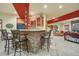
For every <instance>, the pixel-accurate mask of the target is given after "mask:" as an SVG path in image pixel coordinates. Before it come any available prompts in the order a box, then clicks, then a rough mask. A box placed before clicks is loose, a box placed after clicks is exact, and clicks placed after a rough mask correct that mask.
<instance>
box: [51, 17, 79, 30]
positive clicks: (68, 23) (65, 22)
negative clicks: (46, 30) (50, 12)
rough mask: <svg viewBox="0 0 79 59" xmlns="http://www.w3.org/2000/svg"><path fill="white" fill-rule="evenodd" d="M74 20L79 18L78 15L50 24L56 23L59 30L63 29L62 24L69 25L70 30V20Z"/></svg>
mask: <svg viewBox="0 0 79 59" xmlns="http://www.w3.org/2000/svg"><path fill="white" fill-rule="evenodd" d="M74 20H79V17H77V18H73V19H68V20H66V21H61V22H56V23H52V24H50V25H57V26H58V28H59V29H58V30H59V31H61V30H64V31H65V28H64V25H69V31H71V21H74Z"/></svg>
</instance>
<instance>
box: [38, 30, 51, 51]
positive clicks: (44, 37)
mask: <svg viewBox="0 0 79 59" xmlns="http://www.w3.org/2000/svg"><path fill="white" fill-rule="evenodd" d="M51 32H52V30H50V31H49V32H45V33H43V35H42V36H41V38H40V47H41V49H42V47H43V46H44V44H45V41H46V43H47V51H48V52H49V49H50V36H51Z"/></svg>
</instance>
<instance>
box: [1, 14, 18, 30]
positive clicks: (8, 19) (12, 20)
mask: <svg viewBox="0 0 79 59" xmlns="http://www.w3.org/2000/svg"><path fill="white" fill-rule="evenodd" d="M16 18H17V16H15V15H6V14H0V19H2V21H3V29H8V28H6V24H8V23H10V24H13V25H14V27H13V29H16Z"/></svg>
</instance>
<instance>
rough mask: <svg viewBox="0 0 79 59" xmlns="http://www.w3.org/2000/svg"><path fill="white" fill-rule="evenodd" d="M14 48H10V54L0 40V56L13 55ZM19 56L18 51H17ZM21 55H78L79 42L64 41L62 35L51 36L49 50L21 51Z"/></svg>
mask: <svg viewBox="0 0 79 59" xmlns="http://www.w3.org/2000/svg"><path fill="white" fill-rule="evenodd" d="M13 52H14V50H12V49H10V55H7V54H6V53H5V52H4V41H0V56H13V55H14V53H13ZM17 56H19V53H17ZM22 56H79V44H76V43H72V42H69V41H65V40H64V38H63V37H58V36H57V37H56V36H54V38H51V46H50V51H49V52H47V50H46V47H45V48H43V49H42V50H39V51H37V52H36V53H29V54H28V53H27V52H23V53H22Z"/></svg>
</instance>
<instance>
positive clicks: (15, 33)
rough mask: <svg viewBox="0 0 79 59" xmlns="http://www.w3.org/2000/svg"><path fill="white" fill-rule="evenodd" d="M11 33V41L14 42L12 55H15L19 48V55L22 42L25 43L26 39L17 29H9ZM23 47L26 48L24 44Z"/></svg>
mask: <svg viewBox="0 0 79 59" xmlns="http://www.w3.org/2000/svg"><path fill="white" fill-rule="evenodd" d="M11 32H12V35H13V43H14V48H15V52H14V56H15V55H16V52H18V51H17V50H18V49H20V51H19V52H20V56H21V52H22V43H27V39H26V38H25V36H24V37H22V36H21V33H20V31H19V30H11ZM25 48H27V47H26V46H25Z"/></svg>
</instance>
